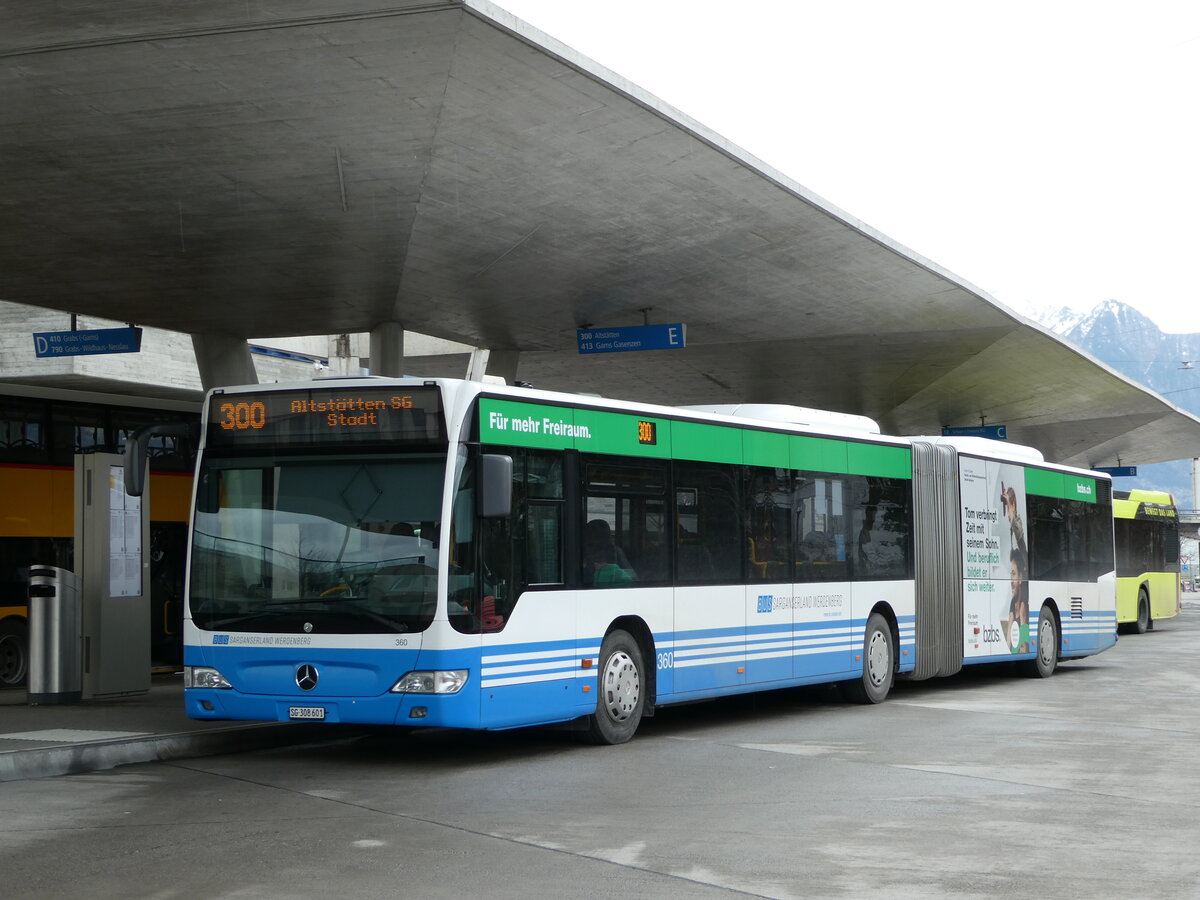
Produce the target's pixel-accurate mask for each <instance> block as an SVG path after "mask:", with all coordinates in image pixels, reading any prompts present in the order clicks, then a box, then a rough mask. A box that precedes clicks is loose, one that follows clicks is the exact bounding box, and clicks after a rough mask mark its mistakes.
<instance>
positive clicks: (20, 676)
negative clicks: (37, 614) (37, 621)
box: [0, 619, 29, 687]
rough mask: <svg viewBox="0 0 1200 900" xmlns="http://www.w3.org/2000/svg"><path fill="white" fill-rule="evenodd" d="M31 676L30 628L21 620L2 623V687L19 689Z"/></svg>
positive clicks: (0, 628)
mask: <svg viewBox="0 0 1200 900" xmlns="http://www.w3.org/2000/svg"><path fill="white" fill-rule="evenodd" d="M28 675H29V627H28V626H27V625H26V624H25V622H24V621H23V620H21V619H5V620H4V621H3V622H0V687H19V686H20V685H22V684H24V683H25V679H26V677H27V676H28Z"/></svg>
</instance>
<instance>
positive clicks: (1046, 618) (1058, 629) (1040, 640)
mask: <svg viewBox="0 0 1200 900" xmlns="http://www.w3.org/2000/svg"><path fill="white" fill-rule="evenodd" d="M1061 643H1062V622H1061V620H1060V617H1059V612H1058V606H1057V604H1055V602H1054V601H1053V600H1052V599H1050V598H1046V599H1045V600H1043V601H1042V608H1041V611H1040V612H1039V613H1038V627H1037V651H1036V655H1035V656H1034V658H1033V659H1030V660H1026V661H1025V663H1024V664H1023V667H1022V670H1023V672H1024V674H1026V675H1028V676H1029V677H1030V678H1049V677H1050V676H1051V675H1053V674H1054V670H1055V669H1056V668H1058V657H1059V654H1060V652H1061V650H1062V648H1061V646H1060V645H1061Z"/></svg>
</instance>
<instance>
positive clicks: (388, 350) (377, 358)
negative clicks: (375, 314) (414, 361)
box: [371, 322, 404, 378]
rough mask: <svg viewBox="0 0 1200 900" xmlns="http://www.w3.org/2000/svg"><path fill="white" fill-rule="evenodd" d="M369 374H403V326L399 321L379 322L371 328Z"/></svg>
mask: <svg viewBox="0 0 1200 900" xmlns="http://www.w3.org/2000/svg"><path fill="white" fill-rule="evenodd" d="M371 374H372V375H384V376H386V377H388V378H399V377H400V376H402V375H403V374H404V326H403V325H401V324H400V323H399V322H380V323H379V324H378V325H376V326H375V327H374V328H372V329H371Z"/></svg>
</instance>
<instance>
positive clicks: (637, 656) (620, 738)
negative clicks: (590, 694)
mask: <svg viewBox="0 0 1200 900" xmlns="http://www.w3.org/2000/svg"><path fill="white" fill-rule="evenodd" d="M636 621H637V620H634V622H636ZM621 624H629V623H628V622H622V621H620V620H619V621H618V622H615V623H613V625H612V626H610V627H609V629H608V632H607V633H606V634H605V635H604V641H603V642H602V643H601V645H600V658H599V669H600V671H599V673H598V678H597V697H596V711H595V712H594V713H592V714H591V715H590V716H588V717H587V720H586V721H587V734H588V738H589V739H590V740H591V741H592V742H593V743H596V744H624V743H625V742H626V741H628V740H630V739H631V738H632V737H633V736H634V734H635V733H636V732H637V728H638V725H639V724H640V723H641V720H642V717H643V715H644V714H645V710H646V706H647V698H648V697H649V696H650V680H651V677H652V676H651V675H650V673H651V671H653V670H652V669H651V667H650V666H649V665H648V664H647V659H653V658H654V656H653V653H652V652H651V653H650V654H649V655H647V653H646V649H645V647H644V646H643V643H642V640H639V638H638V637H637V636H636V634H632V633H630V632H629V631H626V630H625V629H624V628H622V627H620V625H621ZM643 627H644V626H643ZM647 635H648V632H647Z"/></svg>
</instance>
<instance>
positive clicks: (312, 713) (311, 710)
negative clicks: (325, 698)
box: [288, 706, 325, 719]
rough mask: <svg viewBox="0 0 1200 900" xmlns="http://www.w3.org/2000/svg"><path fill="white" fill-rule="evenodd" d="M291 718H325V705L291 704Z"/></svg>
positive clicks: (289, 715) (289, 713) (289, 711)
mask: <svg viewBox="0 0 1200 900" xmlns="http://www.w3.org/2000/svg"><path fill="white" fill-rule="evenodd" d="M288 718H289V719H324V718H325V707H323V706H289V707H288Z"/></svg>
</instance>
